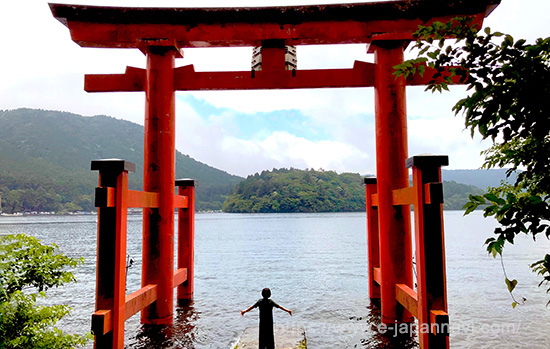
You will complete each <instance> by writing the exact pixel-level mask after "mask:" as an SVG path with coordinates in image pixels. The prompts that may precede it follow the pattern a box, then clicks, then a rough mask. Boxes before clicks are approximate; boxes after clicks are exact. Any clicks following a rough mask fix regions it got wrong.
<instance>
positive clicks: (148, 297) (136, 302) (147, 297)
mask: <svg viewBox="0 0 550 349" xmlns="http://www.w3.org/2000/svg"><path fill="white" fill-rule="evenodd" d="M185 281H187V269H186V268H179V269H178V270H176V271H174V287H177V286H179V285H181V284H182V283H184V282H185ZM156 300H157V285H147V286H144V287H142V288H140V289H139V290H137V291H136V292H133V293H131V294H129V295H127V296H126V304H125V313H124V316H125V318H124V320H128V319H129V318H131V317H132V316H134V315H135V314H137V313H138V312H139V311H141V310H143V308H145V307H147V306H148V305H150V304H152V303H153V302H155V301H156ZM112 329H113V323H112V311H111V310H110V309H109V310H97V311H96V312H95V313H93V314H92V331H93V332H94V334H96V335H97V334H103V335H104V334H107V333H109V332H110V331H111V330H112Z"/></svg>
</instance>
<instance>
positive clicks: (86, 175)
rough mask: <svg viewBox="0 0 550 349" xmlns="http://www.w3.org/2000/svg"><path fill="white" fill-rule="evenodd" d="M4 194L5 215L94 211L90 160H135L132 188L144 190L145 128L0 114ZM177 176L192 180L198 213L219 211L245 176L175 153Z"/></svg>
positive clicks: (51, 114) (27, 112)
mask: <svg viewBox="0 0 550 349" xmlns="http://www.w3.org/2000/svg"><path fill="white" fill-rule="evenodd" d="M0 123H1V124H2V127H1V128H0V196H1V197H2V209H3V211H4V212H5V213H14V212H33V211H36V212H40V211H56V212H63V211H78V210H84V211H91V210H94V205H93V198H92V194H93V190H94V187H95V186H97V172H92V171H90V161H91V160H94V159H101V158H120V159H125V160H128V161H131V162H134V163H135V164H136V166H137V171H136V173H133V174H131V175H130V183H129V185H130V187H131V189H136V190H139V189H141V188H142V178H143V166H142V164H143V133H144V130H143V127H142V126H140V125H137V124H134V123H131V122H128V121H123V120H117V119H114V118H111V117H107V116H94V117H82V116H79V115H76V114H70V113H65V112H58V111H45V110H36V109H16V110H10V111H0ZM176 176H177V178H186V177H187V178H193V179H196V180H198V181H199V186H198V187H197V204H196V207H197V210H219V209H220V208H221V205H222V203H223V201H224V199H225V196H226V195H227V194H228V193H229V192H230V191H231V189H232V188H233V187H234V186H235V184H237V183H238V182H239V181H240V180H242V178H240V177H237V176H233V175H230V174H228V173H226V172H223V171H220V170H217V169H215V168H212V167H210V166H208V165H205V164H203V163H200V162H198V161H196V160H194V159H192V158H190V157H189V156H187V155H183V154H182V153H180V152H177V153H176Z"/></svg>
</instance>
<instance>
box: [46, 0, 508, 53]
mask: <svg viewBox="0 0 550 349" xmlns="http://www.w3.org/2000/svg"><path fill="white" fill-rule="evenodd" d="M499 3H500V0H446V1H442V0H398V1H383V2H370V3H369V2H367V3H353V4H338V5H312V6H287V7H255V8H252V7H246V8H230V7H227V8H129V7H100V6H85V5H66V4H50V8H51V10H52V13H53V15H54V17H55V18H57V19H58V20H59V21H60V22H61V23H63V24H64V25H65V26H67V27H68V28H69V30H70V32H71V38H72V39H73V41H75V42H76V43H78V44H79V45H80V46H83V47H107V48H143V47H144V46H151V45H160V46H176V47H178V48H185V47H230V46H259V45H261V43H262V41H265V40H270V39H275V40H285V42H286V43H287V44H288V45H315V44H350V43H370V42H371V41H372V40H374V39H382V40H385V39H389V40H410V39H411V38H412V36H411V34H412V33H413V32H414V31H415V30H416V29H417V28H418V25H419V24H424V25H425V24H428V23H431V22H433V21H442V22H446V21H448V20H449V19H451V18H452V17H456V16H469V17H474V19H475V21H476V22H477V23H482V21H483V19H484V17H486V16H487V15H489V14H490V13H491V12H492V11H493V9H494V8H495V7H496V6H497V5H498V4H499Z"/></svg>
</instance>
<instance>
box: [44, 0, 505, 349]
mask: <svg viewBox="0 0 550 349" xmlns="http://www.w3.org/2000/svg"><path fill="white" fill-rule="evenodd" d="M499 3H500V0H449V1H441V0H399V1H385V2H374V3H356V4H341V5H314V6H291V7H264V8H121V7H98V6H81V5H66V4H50V8H51V10H52V13H53V15H54V17H55V18H57V19H58V20H59V21H60V22H61V23H63V24H64V25H65V26H67V27H68V28H69V30H70V33H71V38H72V40H73V41H75V42H76V43H77V44H79V45H80V46H82V47H98V48H137V49H140V50H141V51H142V52H143V53H144V54H145V55H146V57H147V68H146V69H139V68H132V67H128V68H127V70H126V72H125V73H124V74H115V75H86V79H85V90H86V91H88V92H117V91H142V92H143V91H144V92H145V96H146V103H145V105H146V107H145V142H144V143H145V153H144V157H145V158H144V191H143V192H138V191H129V190H128V188H127V175H128V172H129V171H130V172H131V171H133V170H134V169H135V165H133V164H131V163H128V162H125V161H123V160H103V161H93V162H92V169H94V170H99V171H100V188H98V189H97V191H96V197H97V199H96V204H97V206H98V207H100V215H99V224H98V270H97V286H96V312H95V313H94V316H93V321H92V326H93V330H94V334H95V345H96V347H113V348H121V347H123V345H124V321H125V319H127V318H128V317H130V316H132V315H134V314H135V313H137V312H139V311H142V322H145V323H158V324H170V323H172V321H173V303H174V302H173V288H174V287H176V286H178V299H182V300H183V299H190V298H191V297H192V295H193V221H194V220H193V210H194V208H193V207H194V205H193V202H194V191H193V187H194V181H192V180H182V181H179V182H178V186H180V192H179V193H180V195H174V191H175V185H176V181H175V163H174V161H175V160H174V159H175V91H193V90H247V89H295V88H331V87H332V88H336V87H374V88H375V91H376V94H375V113H376V167H377V180H373V179H367V180H365V184H367V185H366V192H367V218H368V243H369V253H368V254H369V296H370V297H371V298H373V299H376V298H380V299H381V306H382V322H383V323H384V324H388V325H392V324H393V325H394V324H397V323H408V322H411V321H412V320H413V318H412V316H414V317H416V318H417V319H418V321H419V323H420V324H427V325H432V326H433V325H445V324H448V314H447V299H446V281H445V260H444V247H443V221H442V212H441V202H442V198H441V195H442V194H441V187H440V185H438V184H434V183H433V182H436V183H437V182H440V181H441V174H440V166H442V165H446V164H447V161H448V160H447V157H445V156H435V157H430V156H421V157H413V158H410V159H407V156H408V155H407V153H408V151H407V118H406V98H405V88H406V85H425V84H427V83H428V82H429V81H430V80H431V77H432V75H433V73H434V72H433V71H430V70H429V69H428V70H427V71H426V73H425V74H424V77H419V76H414V77H411V78H410V79H409V80H407V81H405V79H403V78H395V77H394V75H393V71H394V69H393V67H394V66H395V65H398V64H400V63H402V62H403V50H404V48H405V47H406V46H407V44H408V43H409V42H410V41H411V40H412V39H413V38H412V33H413V32H414V31H415V30H416V29H417V28H418V25H427V24H430V23H432V22H434V21H441V22H447V21H449V20H450V19H451V18H453V17H456V16H467V17H470V18H472V19H473V23H474V24H477V25H479V26H480V27H481V24H482V22H483V20H484V18H485V17H486V16H487V15H489V14H490V13H491V12H492V11H493V9H494V8H495V7H496V6H498V4H499ZM350 43H364V44H367V50H368V52H369V53H374V55H375V63H374V64H373V63H367V62H360V61H356V62H355V64H354V66H353V68H351V69H322V70H293V71H288V70H285V50H284V47H285V45H331V44H350ZM235 46H262V53H261V54H262V70H261V71H255V72H252V73H251V72H250V71H244V72H196V71H195V70H194V68H193V66H192V65H187V66H183V67H177V68H176V66H175V58H182V57H183V51H182V49H184V48H189V47H235ZM407 167H412V168H413V177H414V180H413V186H411V187H409V175H408V169H407ZM411 204H412V205H413V206H414V211H415V218H416V219H415V228H416V229H415V230H416V239H415V240H416V256H417V270H418V280H417V282H418V287H417V288H416V290H415V287H414V284H413V265H412V241H411V227H410V205H411ZM127 207H143V208H144V225H143V228H144V231H143V236H144V237H143V271H142V289H140V290H138V291H137V292H134V293H133V294H131V295H125V291H124V281H123V280H124V279H125V277H124V276H125V268H124V267H125V264H124V261H125V251H126V235H125V234H126V228H125V224H126V216H125V215H126V213H125V211H126V208H127ZM176 207H177V208H179V215H180V218H179V244H180V247H179V249H178V250H179V257H178V260H179V262H178V269H177V270H175V271H174V256H173V249H174V208H176ZM111 255H112V256H111ZM113 266H114V267H113ZM419 338H420V345H421V347H423V348H428V347H429V346H432V348H447V347H448V343H449V342H448V336H447V335H446V333H442V331H440V330H433V329H432V330H430V331H428V332H427V333H423V332H419Z"/></svg>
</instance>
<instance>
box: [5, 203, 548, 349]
mask: <svg viewBox="0 0 550 349" xmlns="http://www.w3.org/2000/svg"><path fill="white" fill-rule="evenodd" d="M95 220H96V217H95V216H53V217H42V216H26V217H0V234H8V233H27V234H30V235H33V236H36V237H38V238H40V239H42V240H43V242H46V243H52V242H55V243H56V244H58V245H59V246H60V248H61V250H62V251H63V252H64V253H66V254H67V255H70V256H74V257H84V258H85V259H86V262H85V264H84V265H83V266H81V267H79V268H78V269H77V270H76V272H75V275H76V277H77V279H78V283H77V284H73V285H69V286H66V287H63V288H61V289H56V290H51V292H50V293H49V297H48V302H51V303H56V302H57V303H67V304H69V305H70V306H71V307H72V308H73V312H72V316H71V317H70V318H67V319H64V320H63V322H62V323H61V324H60V327H62V328H63V329H65V330H66V331H70V332H74V333H83V332H86V331H89V327H90V318H91V314H92V312H93V311H94V292H95V253H96V222H95ZM365 221H366V219H365V214H364V213H323V214H223V213H214V214H197V215H196V244H195V246H196V252H195V254H196V256H195V258H196V260H195V263H196V266H195V268H196V269H195V300H194V302H193V303H192V304H190V305H189V306H186V307H181V308H177V309H176V316H175V319H176V320H175V324H174V326H173V327H166V328H159V327H148V326H142V325H141V324H140V323H139V316H134V317H133V318H131V319H129V320H128V321H127V322H126V344H127V347H129V348H150V347H156V348H229V347H230V346H231V344H233V343H235V341H236V340H237V339H238V336H239V334H240V333H242V331H243V330H244V329H245V328H246V327H250V326H256V325H257V321H258V320H257V313H256V311H252V312H250V313H248V314H246V315H245V316H244V317H241V316H240V314H239V311H240V310H242V309H245V308H247V307H248V306H249V305H251V304H253V303H254V302H255V301H256V300H257V299H258V298H260V297H261V296H260V291H261V289H262V288H264V287H269V288H271V290H272V293H273V296H272V299H274V300H275V301H276V302H278V303H279V304H281V305H283V306H285V307H287V308H289V309H292V311H293V314H294V316H292V317H290V316H288V314H286V313H284V312H282V311H277V310H276V311H275V312H274V321H275V323H276V324H277V325H281V326H290V327H297V326H303V327H304V328H305V329H306V336H307V341H308V347H309V348H310V349H315V348H322V349H324V348H379V347H393V348H402V347H408V346H410V347H414V346H415V344H414V343H412V344H411V343H408V344H404V343H400V344H391V343H390V344H388V343H387V342H386V341H385V340H384V339H383V338H381V337H380V336H379V335H377V333H376V331H375V324H376V322H377V320H378V316H379V314H378V312H377V309H376V307H373V306H371V305H370V302H369V299H368V297H367V277H366V222H365ZM494 227H495V223H494V221H493V220H492V219H484V218H483V217H482V215H481V213H480V212H476V213H474V214H472V215H470V216H466V217H463V216H462V212H458V211H449V212H446V213H445V234H446V255H447V289H448V303H449V313H450V320H451V337H450V340H451V347H453V348H495V347H498V348H548V347H549V344H548V343H550V331H549V330H550V317H549V311H550V309H549V308H547V307H546V302H547V301H548V300H549V299H550V295H547V294H546V293H545V289H544V288H539V287H538V286H537V285H538V278H537V276H536V275H535V274H533V273H532V272H531V271H530V269H529V264H530V263H532V262H533V261H535V260H538V259H540V258H542V257H543V256H544V254H545V253H547V252H548V251H550V243H549V242H548V241H547V240H546V239H540V241H537V243H533V241H532V239H530V238H528V237H523V236H521V237H519V241H518V242H517V243H516V245H514V246H508V247H506V249H505V255H504V263H505V266H506V272H507V273H508V277H509V278H511V279H513V278H515V279H518V281H519V283H518V286H517V288H516V291H515V295H516V297H517V298H522V297H525V298H526V299H527V301H526V302H525V304H524V305H521V306H518V307H516V308H515V309H513V308H512V306H511V303H512V300H511V298H510V295H509V293H508V292H507V289H506V286H505V284H504V276H503V271H502V267H501V261H500V259H493V258H492V257H489V256H488V255H487V253H486V252H485V247H484V246H483V242H484V241H485V239H486V238H487V237H488V236H489V235H490V234H491V232H492V230H493V228H494ZM140 243H141V216H130V217H129V220H128V253H129V254H130V256H131V258H133V259H134V260H135V261H136V263H135V264H134V265H133V266H132V267H131V268H130V270H129V275H128V282H127V284H128V293H130V292H133V291H135V290H136V289H138V288H139V285H140V272H141V263H140V260H141V247H140ZM409 344H410V345H409ZM90 347H91V345H90Z"/></svg>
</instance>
